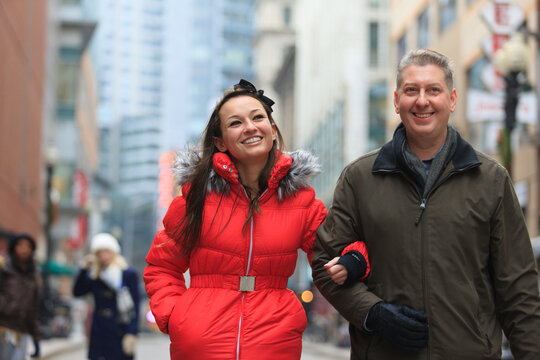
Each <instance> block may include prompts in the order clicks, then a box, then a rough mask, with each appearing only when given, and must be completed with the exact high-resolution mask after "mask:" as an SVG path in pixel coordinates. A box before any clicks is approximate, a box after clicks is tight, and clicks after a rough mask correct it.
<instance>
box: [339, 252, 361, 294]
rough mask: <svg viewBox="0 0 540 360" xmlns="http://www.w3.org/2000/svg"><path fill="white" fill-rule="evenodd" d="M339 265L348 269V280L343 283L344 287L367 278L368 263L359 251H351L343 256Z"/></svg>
mask: <svg viewBox="0 0 540 360" xmlns="http://www.w3.org/2000/svg"><path fill="white" fill-rule="evenodd" d="M337 263H338V264H341V265H343V266H345V268H346V269H347V280H345V283H343V285H344V286H348V285H351V284H352V283H354V282H355V281H357V280H359V279H363V278H364V277H365V276H366V271H367V261H366V259H365V258H364V256H363V255H362V254H361V253H360V252H359V251H356V250H351V251H349V252H348V253H346V254H345V255H342V256H341V257H340V258H339V260H338V262H337Z"/></svg>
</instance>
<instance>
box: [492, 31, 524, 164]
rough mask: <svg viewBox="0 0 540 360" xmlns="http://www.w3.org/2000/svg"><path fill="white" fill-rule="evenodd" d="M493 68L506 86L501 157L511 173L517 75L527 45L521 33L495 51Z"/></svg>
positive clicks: (516, 102) (518, 82)
mask: <svg viewBox="0 0 540 360" xmlns="http://www.w3.org/2000/svg"><path fill="white" fill-rule="evenodd" d="M495 68H496V69H497V71H498V72H499V73H500V74H501V75H502V77H503V79H504V82H505V85H506V88H505V99H504V113H505V118H504V127H503V131H502V139H501V145H500V146H501V158H502V163H503V165H504V167H505V168H506V169H507V170H508V173H509V174H510V175H511V174H512V130H514V127H515V126H516V109H517V105H518V102H519V93H520V91H521V88H522V83H521V82H520V78H519V75H520V74H521V73H522V72H525V71H526V70H527V47H526V45H525V41H524V36H523V34H521V33H515V34H514V35H512V37H511V38H510V40H508V41H507V42H506V43H505V44H504V45H503V47H502V48H501V49H499V50H498V51H497V52H496V53H495Z"/></svg>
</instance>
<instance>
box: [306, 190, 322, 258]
mask: <svg viewBox="0 0 540 360" xmlns="http://www.w3.org/2000/svg"><path fill="white" fill-rule="evenodd" d="M326 213H327V211H326V207H325V206H324V203H323V202H322V201H321V200H319V199H316V198H314V199H313V202H312V204H311V207H310V209H309V219H308V222H307V224H306V227H305V228H306V231H305V233H304V239H303V241H302V250H303V251H305V253H306V254H307V257H308V260H309V265H310V266H311V259H312V258H313V245H314V244H315V233H316V232H317V229H318V228H319V226H320V225H321V224H322V223H323V221H324V219H325V218H326Z"/></svg>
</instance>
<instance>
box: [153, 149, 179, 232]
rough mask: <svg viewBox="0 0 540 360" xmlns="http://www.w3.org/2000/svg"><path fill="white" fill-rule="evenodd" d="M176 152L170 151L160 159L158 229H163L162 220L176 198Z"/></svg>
mask: <svg viewBox="0 0 540 360" xmlns="http://www.w3.org/2000/svg"><path fill="white" fill-rule="evenodd" d="M174 156H175V154H174V152H172V151H169V152H166V153H163V154H161V156H160V157H159V177H158V192H159V197H158V220H157V224H156V228H157V229H158V230H161V229H163V223H162V219H163V216H165V213H166V212H167V209H168V208H169V205H170V204H171V202H172V201H173V196H174V192H175V191H174V176H173V173H172V171H171V168H172V166H173V163H174Z"/></svg>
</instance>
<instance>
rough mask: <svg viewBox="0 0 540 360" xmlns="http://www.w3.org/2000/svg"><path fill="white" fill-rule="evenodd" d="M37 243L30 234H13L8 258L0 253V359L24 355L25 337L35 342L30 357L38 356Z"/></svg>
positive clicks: (14, 358) (26, 342)
mask: <svg viewBox="0 0 540 360" xmlns="http://www.w3.org/2000/svg"><path fill="white" fill-rule="evenodd" d="M35 251H36V242H35V240H34V238H33V237H32V236H31V235H28V234H20V235H17V236H15V237H14V238H13V239H12V240H11V242H10V244H9V253H8V257H7V258H3V257H2V256H0V359H1V360H23V359H25V358H26V351H27V350H26V349H27V346H28V340H29V338H30V337H32V339H33V341H34V353H33V355H32V357H39V356H40V346H39V340H40V330H39V322H38V318H39V291H40V283H41V280H40V277H39V271H38V268H37V264H36V262H35V260H34V253H35Z"/></svg>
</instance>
